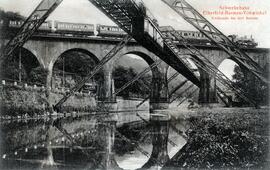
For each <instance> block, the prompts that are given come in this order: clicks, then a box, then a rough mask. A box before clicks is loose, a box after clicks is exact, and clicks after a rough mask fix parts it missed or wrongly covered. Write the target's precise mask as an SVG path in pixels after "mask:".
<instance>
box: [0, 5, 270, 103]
mask: <svg viewBox="0 0 270 170" xmlns="http://www.w3.org/2000/svg"><path fill="white" fill-rule="evenodd" d="M89 1H90V2H91V3H93V4H94V5H95V6H96V7H98V8H99V9H100V10H101V11H102V12H103V13H105V14H106V15H107V16H108V17H109V18H111V19H112V20H113V21H114V22H115V23H116V24H117V25H118V26H119V27H120V28H122V29H123V30H124V31H126V32H127V33H128V34H129V35H132V36H133V38H135V39H136V38H138V37H136V35H137V34H141V35H143V34H144V33H143V31H142V30H139V31H137V30H133V27H134V25H138V24H139V25H140V24H143V23H142V22H143V21H144V20H145V19H148V21H149V22H151V23H152V25H153V26H154V29H155V31H156V32H159V33H160V30H159V28H158V27H157V25H156V24H154V23H153V21H152V19H151V18H149V17H147V15H146V8H145V7H144V4H143V3H135V2H134V1H133V0H107V1H104V0H89ZM163 1H164V2H165V3H166V4H167V5H169V6H170V7H171V8H172V9H173V10H175V11H176V12H177V13H178V14H179V15H180V16H181V17H183V18H184V19H185V20H186V21H187V22H188V23H190V24H192V25H193V26H194V27H196V28H197V29H198V30H200V31H201V32H202V33H203V34H205V35H206V36H207V37H208V38H209V39H210V40H212V41H213V42H214V43H215V44H217V45H218V46H219V47H221V48H222V49H223V50H224V51H226V52H227V53H228V54H229V55H230V56H231V57H232V58H233V59H235V60H236V62H237V63H238V64H239V65H241V66H243V67H244V68H246V69H247V70H249V71H250V72H251V73H252V74H253V75H255V76H256V77H258V78H259V79H260V80H262V81H263V82H268V81H267V79H266V78H265V77H264V76H263V71H262V69H261V68H260V66H259V65H258V64H257V63H256V62H255V61H253V60H252V59H251V58H250V57H249V56H248V55H247V54H246V53H244V52H243V51H241V50H240V49H239V48H238V47H237V46H236V45H235V44H234V43H233V42H231V41H230V40H229V39H228V38H227V37H226V36H225V35H224V34H223V33H222V32H220V31H219V30H218V29H217V28H215V27H214V26H213V25H212V24H211V23H210V22H209V21H207V20H206V19H205V18H204V17H203V16H202V15H201V14H200V13H199V12H197V11H196V10H195V9H194V8H193V7H192V6H191V5H189V4H188V3H187V2H186V1H185V0H163ZM61 2H62V0H43V1H41V3H40V4H39V5H38V6H37V8H36V9H35V10H34V12H33V13H32V14H31V15H30V16H29V17H28V19H27V20H26V21H25V22H24V24H23V25H22V27H21V28H20V30H19V31H18V33H17V34H16V36H15V37H14V38H12V39H11V40H10V41H9V42H8V44H7V45H6V46H5V48H4V50H3V53H2V57H1V59H3V58H4V57H8V56H9V55H11V53H12V52H13V51H14V50H15V49H16V48H17V47H20V46H22V45H23V44H24V43H25V42H26V41H27V40H28V39H29V37H30V36H31V35H32V34H33V33H34V32H35V30H37V29H38V27H39V26H40V25H41V24H42V23H43V22H44V21H45V20H46V18H47V17H48V16H49V15H50V14H51V13H52V12H53V11H54V10H55V8H56V7H57V6H58V5H59V4H60V3H61ZM140 31H141V32H140ZM176 33H177V32H176V31H173V34H174V36H176V37H178V38H179V35H176ZM141 35H140V36H141ZM162 38H163V43H164V45H165V46H164V47H163V48H164V49H169V52H170V53H172V54H173V55H175V56H176V57H177V58H178V59H179V60H180V62H181V64H182V65H183V66H184V67H185V69H186V72H188V73H189V76H190V77H189V79H191V80H192V82H193V83H194V84H196V85H199V80H198V78H197V75H195V73H194V71H193V70H192V69H191V67H190V63H189V61H188V60H187V57H185V54H181V53H179V49H178V48H177V46H176V44H175V43H174V42H173V41H172V40H171V39H170V38H164V37H162ZM130 39H131V37H130V36H127V37H126V38H125V39H124V40H123V41H122V42H121V43H120V44H118V46H116V47H115V48H114V49H113V50H112V51H111V52H110V53H109V54H108V55H106V56H105V57H104V60H102V62H101V63H100V64H99V65H98V67H96V69H95V70H94V71H93V72H92V73H91V74H90V75H88V78H89V77H92V76H93V75H94V74H95V72H96V71H97V70H99V69H101V67H102V65H104V64H105V63H106V62H107V61H108V60H109V59H110V58H112V57H113V56H114V55H115V54H116V52H117V51H118V50H120V49H121V48H122V47H123V46H124V45H125V44H126V43H127V42H128V41H129V40H130ZM184 45H185V47H186V48H187V49H188V50H189V51H190V52H191V54H190V55H192V56H193V58H194V61H195V63H196V64H197V65H198V66H200V67H202V68H203V69H204V70H205V71H207V72H210V74H212V75H214V76H215V77H217V80H219V81H220V82H223V83H224V84H225V85H227V87H230V88H232V89H233V90H235V91H236V93H237V94H238V95H239V96H240V97H242V98H244V99H245V100H246V101H249V102H250V103H253V104H255V103H254V102H253V101H252V100H249V99H248V98H247V97H246V96H245V95H244V93H243V91H241V90H240V89H237V88H235V87H234V86H232V84H231V82H230V81H228V80H229V79H227V77H226V76H225V75H224V74H223V73H221V72H220V71H219V70H218V69H216V67H215V66H213V65H212V63H211V62H209V61H207V58H205V57H204V56H203V55H201V54H199V51H198V50H197V49H195V48H193V47H192V46H191V45H190V44H188V43H187V42H185V43H184ZM164 49H162V50H161V51H164ZM165 51H166V50H165ZM183 55H184V56H183ZM198 57H199V58H198ZM103 61H104V62H103ZM179 64H180V63H179ZM205 64H206V65H207V66H206V65H205ZM88 78H86V79H84V80H82V81H81V82H80V83H79V84H78V85H76V86H75V87H73V88H72V89H71V92H70V93H69V94H68V95H66V96H65V97H64V98H63V99H61V100H60V102H58V103H57V105H56V106H60V105H61V104H63V103H64V102H65V101H66V100H67V98H68V97H70V96H71V95H72V94H73V93H74V92H75V91H77V90H78V89H80V88H81V87H82V86H83V85H84V83H85V82H86V81H87V80H88ZM219 96H220V95H219ZM221 96H223V97H224V96H226V95H221Z"/></svg>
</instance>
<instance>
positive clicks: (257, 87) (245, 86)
mask: <svg viewBox="0 0 270 170" xmlns="http://www.w3.org/2000/svg"><path fill="white" fill-rule="evenodd" d="M232 77H233V82H234V85H235V86H237V87H239V88H240V89H242V91H245V92H246V94H247V97H248V98H251V99H253V100H255V101H256V102H257V104H260V105H265V104H268V88H267V87H266V86H265V85H263V83H262V82H261V81H260V80H259V79H258V78H257V77H255V76H253V75H252V74H251V73H248V72H246V73H245V74H244V73H243V72H242V71H241V68H240V67H239V66H235V68H234V75H233V76H232ZM236 99H237V100H238V101H239V102H241V103H245V101H244V100H243V99H242V98H240V97H239V96H237V97H236Z"/></svg>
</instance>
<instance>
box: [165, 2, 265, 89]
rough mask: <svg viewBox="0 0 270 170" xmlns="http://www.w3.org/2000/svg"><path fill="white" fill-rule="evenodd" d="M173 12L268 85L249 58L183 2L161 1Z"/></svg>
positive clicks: (260, 71)
mask: <svg viewBox="0 0 270 170" xmlns="http://www.w3.org/2000/svg"><path fill="white" fill-rule="evenodd" d="M162 1H163V2H165V3H166V4H167V5H168V6H169V7H171V8H172V9H173V10H174V11H176V12H177V13H178V14H179V15H180V16H181V17H182V18H183V19H185V20H186V21H187V22H188V23H190V24H191V25H193V26H194V27H195V28H196V29H198V30H199V31H200V32H201V33H203V34H204V35H205V36H206V37H207V38H209V39H210V40H211V41H212V42H214V43H215V44H216V45H217V46H219V47H220V48H221V49H223V50H224V51H225V52H226V53H228V54H229V55H230V56H231V57H232V59H233V60H234V61H235V62H236V63H237V64H239V65H240V66H242V67H244V68H246V69H247V70H249V71H250V72H251V73H252V74H253V75H255V76H256V77H258V78H259V79H260V80H261V81H263V82H264V83H267V84H268V83H269V81H268V79H267V78H266V77H265V75H264V73H263V69H262V68H261V67H260V66H259V64H258V63H256V62H255V61H254V60H253V59H252V58H251V57H249V56H248V54H246V53H245V52H244V51H243V50H241V49H240V48H239V47H238V46H237V45H236V44H235V43H233V42H232V41H231V40H230V39H229V38H228V37H227V36H225V35H224V34H223V33H222V32H221V31H220V30H218V29H217V28H216V27H215V26H214V25H212V24H211V23H210V22H209V21H208V20H207V19H206V18H205V17H203V16H202V15H201V14H200V13H199V12H198V11H197V10H196V9H194V8H193V7H192V6H191V5H190V4H189V3H187V2H186V1H185V0H162Z"/></svg>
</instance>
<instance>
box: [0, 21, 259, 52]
mask: <svg viewBox="0 0 270 170" xmlns="http://www.w3.org/2000/svg"><path fill="white" fill-rule="evenodd" d="M22 24H23V21H9V23H4V22H3V20H0V26H1V27H3V26H6V27H8V28H10V30H14V31H16V29H18V28H20V27H21V26H22ZM153 24H155V23H150V22H147V21H145V30H144V31H146V32H148V33H149V34H151V35H150V36H153V38H154V39H155V40H156V41H157V43H158V44H160V45H161V46H162V47H163V44H162V43H163V42H162V38H161V35H160V33H159V32H156V31H154V29H153V28H152V27H153V26H152V25H153ZM164 28H165V27H164ZM160 29H162V27H160ZM151 30H153V31H151ZM96 31H97V33H95V26H94V24H83V23H69V22H60V21H45V22H44V23H42V24H41V26H40V27H39V29H38V31H37V33H36V34H47V33H50V34H54V35H60V36H71V37H88V36H95V35H96V36H97V37H105V38H108V37H110V38H112V37H115V38H121V37H123V36H125V35H126V32H124V31H123V30H122V29H121V28H119V27H117V26H108V25H101V24H97V25H96ZM177 31H178V33H179V34H180V35H182V36H183V37H185V38H186V39H187V40H188V41H189V42H190V43H192V44H199V45H211V44H212V42H211V41H210V40H209V39H208V38H207V37H206V36H205V35H204V34H202V33H201V32H198V31H186V30H177ZM228 37H229V38H230V39H231V40H232V41H233V42H234V43H235V44H236V45H238V46H240V47H242V48H255V47H257V45H258V43H256V42H255V41H254V39H253V38H252V37H251V38H247V37H237V36H236V35H230V36H228ZM215 38H216V37H214V39H215Z"/></svg>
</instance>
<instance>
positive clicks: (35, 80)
mask: <svg viewBox="0 0 270 170" xmlns="http://www.w3.org/2000/svg"><path fill="white" fill-rule="evenodd" d="M46 77H47V71H46V70H45V69H44V68H42V67H36V68H34V69H32V71H31V72H30V74H29V78H28V81H29V82H31V83H32V84H37V85H45V84H46Z"/></svg>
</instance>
